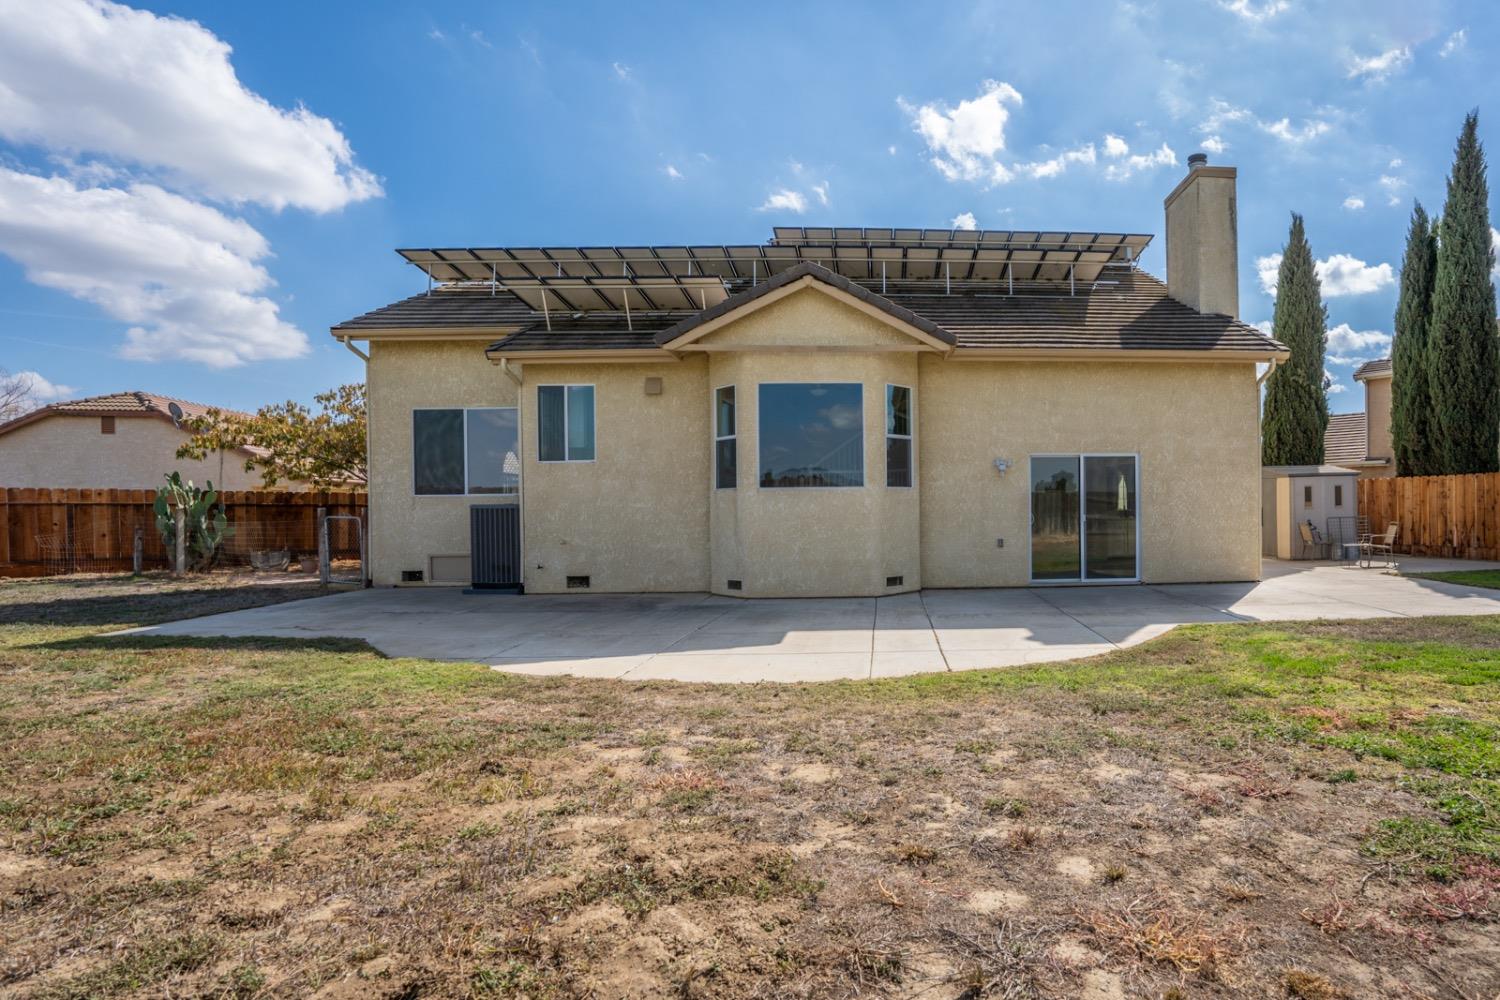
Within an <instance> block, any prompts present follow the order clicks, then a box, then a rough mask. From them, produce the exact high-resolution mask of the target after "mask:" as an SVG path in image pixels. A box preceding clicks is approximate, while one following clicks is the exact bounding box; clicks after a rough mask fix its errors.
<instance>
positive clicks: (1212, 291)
mask: <svg viewBox="0 0 1500 1000" xmlns="http://www.w3.org/2000/svg"><path fill="white" fill-rule="evenodd" d="M1166 221H1167V234H1166V235H1167V284H1168V289H1169V290H1170V292H1171V294H1172V297H1173V298H1175V299H1177V300H1179V301H1181V302H1185V303H1187V304H1188V305H1190V306H1192V307H1193V308H1194V309H1198V310H1200V311H1202V312H1212V313H1223V314H1224V315H1226V316H1235V317H1238V316H1239V314H1240V311H1239V310H1240V306H1239V303H1240V292H1239V274H1240V270H1239V236H1238V232H1237V229H1238V224H1237V219H1236V205H1235V170H1234V168H1233V167H1204V168H1201V169H1199V170H1195V171H1191V172H1189V174H1188V175H1187V177H1185V178H1184V179H1183V181H1182V183H1181V184H1180V185H1179V186H1178V188H1177V189H1176V190H1175V191H1173V192H1172V194H1171V196H1169V197H1168V198H1167V203H1166Z"/></svg>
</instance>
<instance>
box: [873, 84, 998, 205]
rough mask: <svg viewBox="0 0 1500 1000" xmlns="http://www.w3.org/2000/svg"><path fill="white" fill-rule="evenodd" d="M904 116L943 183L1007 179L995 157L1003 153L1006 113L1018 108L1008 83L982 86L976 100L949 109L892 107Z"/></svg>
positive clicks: (932, 106) (936, 105)
mask: <svg viewBox="0 0 1500 1000" xmlns="http://www.w3.org/2000/svg"><path fill="white" fill-rule="evenodd" d="M898 103H899V104H900V106H901V108H902V110H903V111H905V112H906V113H907V115H908V116H910V118H911V120H912V128H913V129H915V130H916V132H917V134H919V135H920V136H921V137H922V138H923V139H924V140H925V141H926V142H927V148H928V150H929V151H930V152H931V153H932V165H933V166H935V167H937V169H938V170H939V171H940V172H941V173H942V175H943V176H944V177H946V178H948V179H949V180H967V181H975V180H992V181H996V182H999V183H1003V182H1004V181H1007V180H1009V179H1010V172H1009V170H1008V169H1007V168H1006V167H1005V166H1004V165H1002V164H1001V163H1000V162H999V161H998V159H997V157H998V156H999V155H1000V154H1001V153H1003V152H1004V151H1005V124H1006V122H1008V121H1009V120H1010V108H1011V107H1019V106H1020V104H1021V93H1020V91H1018V90H1016V88H1015V87H1012V86H1011V85H1010V84H1008V83H1001V82H1000V81H998V80H986V81H984V83H983V84H982V85H981V87H980V94H979V96H978V97H975V98H971V99H970V100H967V101H960V102H959V103H958V106H957V107H955V108H950V107H948V106H947V105H945V104H943V103H941V102H939V103H934V104H923V105H921V106H920V107H914V106H912V105H910V104H908V103H907V102H905V101H898Z"/></svg>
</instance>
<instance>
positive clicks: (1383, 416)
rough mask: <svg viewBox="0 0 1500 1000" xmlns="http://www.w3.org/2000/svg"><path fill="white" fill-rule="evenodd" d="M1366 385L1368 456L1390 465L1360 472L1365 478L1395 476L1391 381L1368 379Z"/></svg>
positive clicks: (1365, 380)
mask: <svg viewBox="0 0 1500 1000" xmlns="http://www.w3.org/2000/svg"><path fill="white" fill-rule="evenodd" d="M1362 381H1363V382H1364V384H1365V432H1366V434H1367V435H1368V441H1369V445H1368V447H1367V449H1366V455H1367V456H1368V457H1370V458H1388V459H1390V460H1391V462H1390V464H1389V465H1385V466H1380V467H1377V468H1365V469H1361V470H1360V475H1361V476H1362V477H1364V478H1371V477H1382V476H1394V475H1395V474H1396V449H1395V447H1394V446H1393V445H1392V444H1391V379H1388V378H1367V379H1363V380H1362Z"/></svg>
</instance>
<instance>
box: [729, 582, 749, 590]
mask: <svg viewBox="0 0 1500 1000" xmlns="http://www.w3.org/2000/svg"><path fill="white" fill-rule="evenodd" d="M724 586H725V587H727V588H728V589H730V590H744V589H745V585H744V584H743V583H741V582H740V581H739V580H725V581H724Z"/></svg>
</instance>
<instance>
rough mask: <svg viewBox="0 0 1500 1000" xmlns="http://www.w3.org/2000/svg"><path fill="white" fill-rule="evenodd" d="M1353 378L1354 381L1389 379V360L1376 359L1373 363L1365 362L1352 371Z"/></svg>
mask: <svg viewBox="0 0 1500 1000" xmlns="http://www.w3.org/2000/svg"><path fill="white" fill-rule="evenodd" d="M1354 377H1355V379H1367V378H1390V377H1391V359H1390V358H1376V359H1375V360H1374V361H1366V362H1365V363H1364V364H1362V365H1360V366H1359V367H1358V368H1356V369H1354Z"/></svg>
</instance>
